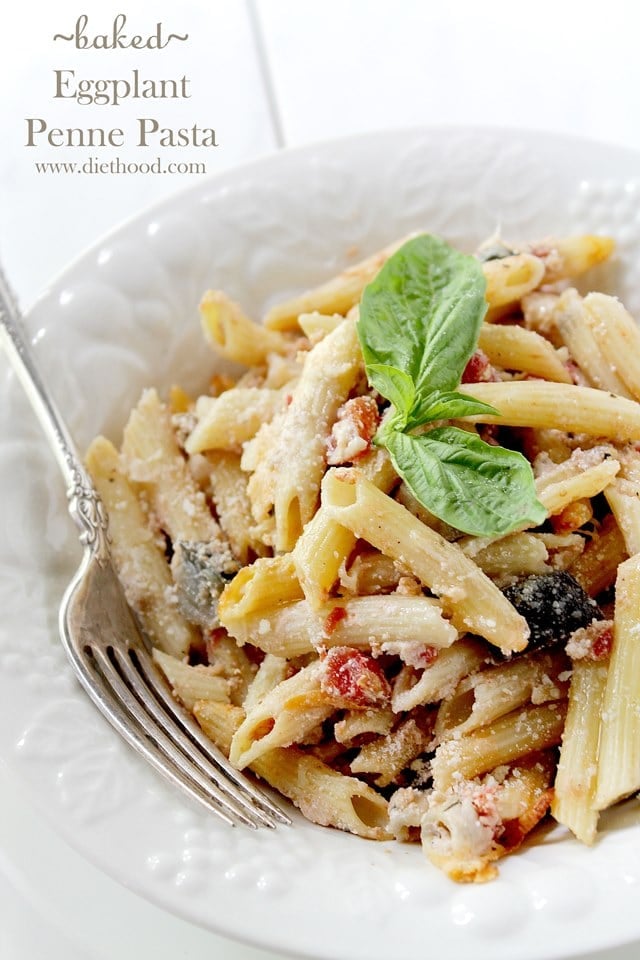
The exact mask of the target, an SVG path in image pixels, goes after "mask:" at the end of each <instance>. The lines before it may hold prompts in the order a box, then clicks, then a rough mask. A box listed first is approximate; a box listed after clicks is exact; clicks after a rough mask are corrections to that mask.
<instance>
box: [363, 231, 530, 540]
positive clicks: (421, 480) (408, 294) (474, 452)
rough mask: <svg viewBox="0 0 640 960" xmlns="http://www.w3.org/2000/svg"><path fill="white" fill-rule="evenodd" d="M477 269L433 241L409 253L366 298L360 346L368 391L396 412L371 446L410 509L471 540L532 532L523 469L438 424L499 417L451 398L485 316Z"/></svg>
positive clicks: (517, 461) (501, 452)
mask: <svg viewBox="0 0 640 960" xmlns="http://www.w3.org/2000/svg"><path fill="white" fill-rule="evenodd" d="M485 286H486V285H485V279H484V274H483V272H482V267H481V265H480V263H479V262H478V261H477V260H476V259H475V258H474V257H469V256H466V255H464V254H462V253H459V252H458V251H457V250H454V249H453V247H450V246H449V244H447V243H445V242H444V241H443V240H441V239H439V238H438V237H434V236H430V235H429V234H423V235H421V236H418V237H414V238H413V239H412V240H409V241H408V242H407V243H405V244H404V245H403V246H402V247H401V248H400V249H399V250H398V251H397V252H396V253H395V254H394V255H393V256H392V257H390V258H389V260H388V261H387V262H386V264H385V265H384V267H383V268H382V270H381V271H380V272H379V274H378V275H377V277H376V278H375V280H373V281H372V282H371V283H370V284H369V285H368V286H367V287H366V289H365V291H364V294H363V297H362V302H361V304H360V317H359V320H358V337H359V340H360V346H361V348H362V354H363V357H364V361H365V367H366V371H367V378H368V380H369V383H370V385H371V386H372V387H373V388H374V389H375V390H377V392H378V393H379V394H380V395H381V396H383V397H384V398H385V399H386V400H388V401H389V402H390V404H391V405H392V411H390V414H389V415H388V416H387V417H385V419H384V421H383V424H382V426H381V428H380V429H379V430H378V433H377V434H376V437H375V443H376V444H378V445H380V446H384V447H386V448H387V450H388V451H389V455H390V457H391V460H392V461H393V464H394V467H395V469H396V470H397V472H398V474H399V475H400V476H401V477H402V478H403V479H404V480H405V482H406V483H407V485H408V486H409V488H410V489H411V491H412V493H413V495H414V496H415V497H416V499H417V500H418V501H419V502H420V503H421V504H422V505H423V506H424V507H426V508H427V509H428V510H430V511H431V513H433V514H435V516H437V517H439V518H440V519H441V520H444V521H445V522H446V523H448V524H449V525H450V526H453V527H456V528H457V529H458V530H462V531H463V532H464V533H471V534H475V535H476V536H495V535H498V534H506V533H510V532H512V531H513V530H516V529H518V528H521V527H523V526H525V525H529V524H531V525H538V524H539V523H542V522H543V521H544V519H545V517H546V511H545V509H544V507H543V506H542V504H541V503H540V502H539V501H538V499H537V498H536V493H535V484H534V480H533V473H532V471H531V467H530V465H529V463H528V461H527V460H526V459H525V458H524V457H523V456H522V455H521V454H519V453H517V452H516V451H514V450H507V449H505V448H504V447H499V446H493V445H490V444H488V443H485V442H484V441H483V440H481V439H480V438H479V437H478V436H477V434H475V433H470V432H468V431H466V430H461V429H459V428H457V427H452V426H437V427H432V428H431V429H427V430H425V426H427V425H428V424H431V423H434V422H435V421H440V422H441V421H443V420H453V419H458V418H459V417H465V416H473V415H475V414H482V413H491V414H494V415H495V414H496V413H497V411H496V410H494V409H493V407H490V406H488V405H487V404H485V403H481V402H480V401H478V400H474V399H473V398H472V397H467V396H463V395H462V394H460V393H457V392H456V387H457V386H458V384H459V383H460V378H461V376H462V373H463V371H464V368H465V366H466V364H467V362H468V360H469V358H470V357H471V355H472V354H473V351H474V350H475V347H476V343H477V340H478V335H479V333H480V326H481V324H482V321H483V319H484V315H485V313H486V311H487V304H486V301H485Z"/></svg>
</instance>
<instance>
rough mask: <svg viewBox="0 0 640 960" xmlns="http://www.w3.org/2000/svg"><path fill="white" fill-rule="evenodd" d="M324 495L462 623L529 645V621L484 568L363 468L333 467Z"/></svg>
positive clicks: (503, 642)
mask: <svg viewBox="0 0 640 960" xmlns="http://www.w3.org/2000/svg"><path fill="white" fill-rule="evenodd" d="M323 500H324V502H325V503H326V504H327V507H328V508H329V507H330V511H329V512H330V515H331V516H332V517H333V519H335V520H336V521H337V522H338V523H340V524H341V525H343V526H346V527H348V529H350V530H351V531H352V532H353V533H354V534H355V535H356V536H358V537H361V538H362V539H363V540H366V541H367V542H368V543H370V544H371V545H372V546H374V547H376V549H378V550H380V552H381V553H384V554H386V555H387V556H390V557H393V559H394V560H398V561H399V562H400V563H402V564H403V565H404V566H407V567H410V568H411V569H412V570H413V571H414V572H415V574H416V576H417V577H418V578H419V579H420V580H421V581H422V583H424V584H425V586H427V587H429V588H430V589H432V590H433V591H434V593H436V594H437V595H438V596H439V597H440V598H441V600H442V601H443V604H444V606H445V610H446V612H447V613H449V614H450V615H451V619H452V622H453V623H454V625H456V626H457V627H458V629H460V630H468V631H469V632H471V633H477V634H478V635H479V636H481V637H485V638H486V639H487V640H490V641H491V642H492V643H495V644H496V645H497V646H499V647H500V649H502V650H504V651H513V650H521V649H523V647H524V646H525V645H526V642H527V638H528V635H529V631H528V627H527V625H526V623H525V622H524V620H523V619H522V617H520V615H519V614H518V613H516V611H515V610H514V609H513V607H512V606H511V604H510V603H509V601H508V600H507V599H506V598H505V597H504V595H503V594H502V593H500V591H499V590H498V589H497V587H495V585H494V584H493V583H492V582H491V581H490V580H489V579H488V577H486V576H485V575H484V574H483V573H482V571H481V570H480V568H479V567H478V566H476V564H474V563H473V562H472V561H470V560H469V559H468V558H467V557H466V556H465V555H464V553H463V552H462V550H460V548H459V547H458V546H456V544H452V543H449V542H448V541H447V540H444V539H443V538H442V537H441V536H440V535H439V534H437V533H436V532H435V531H433V530H431V529H430V528H429V527H427V526H425V524H423V523H420V521H419V520H418V519H417V518H416V517H414V516H413V515H412V514H410V513H409V511H408V510H406V509H405V508H404V507H402V506H401V505H400V504H398V503H395V501H393V500H391V499H389V498H388V497H386V496H385V495H384V494H383V493H381V491H379V490H378V489H377V488H376V487H375V486H374V485H373V484H372V483H371V482H370V481H368V480H366V479H365V478H364V477H362V476H360V475H359V474H358V473H357V471H341V472H340V471H337V470H332V471H329V472H328V473H327V475H326V477H325V481H324V484H323Z"/></svg>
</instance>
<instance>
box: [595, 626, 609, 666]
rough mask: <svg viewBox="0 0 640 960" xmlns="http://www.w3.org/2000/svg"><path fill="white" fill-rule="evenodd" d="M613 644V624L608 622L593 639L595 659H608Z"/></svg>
mask: <svg viewBox="0 0 640 960" xmlns="http://www.w3.org/2000/svg"><path fill="white" fill-rule="evenodd" d="M612 646H613V626H611V625H609V624H607V626H606V627H603V629H602V630H600V631H599V632H598V634H597V635H596V636H595V637H594V639H593V647H592V648H591V649H592V650H593V659H594V660H606V659H607V657H608V656H609V654H610V653H611V647H612Z"/></svg>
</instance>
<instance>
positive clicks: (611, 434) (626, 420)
mask: <svg viewBox="0 0 640 960" xmlns="http://www.w3.org/2000/svg"><path fill="white" fill-rule="evenodd" d="M460 393H463V394H465V395H466V396H469V397H474V398H475V399H476V400H481V401H482V402H483V403H488V404H489V405H490V406H492V407H495V409H496V410H499V411H500V415H499V416H494V415H492V414H484V413H483V414H476V415H475V416H472V417H465V418H464V419H465V420H467V421H469V422H470V423H499V424H503V425H505V426H511V427H551V428H553V429H556V430H568V431H570V432H572V433H585V434H588V435H589V436H592V437H608V438H609V439H611V440H620V441H625V440H640V407H639V406H638V404H636V403H633V402H632V401H631V400H627V399H626V398H624V397H618V396H612V395H611V394H608V393H605V392H603V391H601V390H595V389H594V388H592V387H577V386H573V385H571V384H568V383H548V382H546V381H545V382H543V381H540V380H522V381H509V382H504V383H474V384H463V385H462V386H461V387H460Z"/></svg>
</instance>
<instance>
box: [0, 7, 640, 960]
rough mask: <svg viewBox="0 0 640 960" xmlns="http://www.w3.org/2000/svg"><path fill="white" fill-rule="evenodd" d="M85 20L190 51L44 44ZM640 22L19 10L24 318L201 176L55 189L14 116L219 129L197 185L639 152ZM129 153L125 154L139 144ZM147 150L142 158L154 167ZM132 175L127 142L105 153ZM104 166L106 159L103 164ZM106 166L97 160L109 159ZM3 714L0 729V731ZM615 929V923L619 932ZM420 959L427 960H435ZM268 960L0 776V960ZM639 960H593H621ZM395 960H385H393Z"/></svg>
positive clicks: (560, 13)
mask: <svg viewBox="0 0 640 960" xmlns="http://www.w3.org/2000/svg"><path fill="white" fill-rule="evenodd" d="M81 13H86V14H88V16H89V22H90V26H89V28H88V32H89V33H98V32H105V31H106V30H108V28H109V27H110V25H111V24H112V22H113V18H114V17H115V15H116V14H118V13H126V14H127V17H128V25H127V29H128V30H129V32H131V33H133V32H140V33H147V34H148V33H149V32H150V31H151V30H152V29H153V28H154V26H155V23H156V22H158V21H162V22H163V23H164V24H165V26H166V28H167V29H168V30H172V31H175V32H178V33H188V34H189V40H188V41H187V42H186V43H180V42H173V43H172V44H171V45H170V46H169V47H167V48H166V49H165V50H163V51H160V52H150V51H138V52H135V51H88V50H85V51H77V50H75V49H74V48H73V47H72V45H71V44H70V43H65V42H64V41H55V42H54V41H53V39H52V38H53V34H54V33H56V32H61V33H69V32H71V30H72V28H73V25H74V23H75V20H76V18H77V17H78V16H79V15H80V14H81ZM639 36H640V6H639V5H638V4H637V3H636V2H635V0H609V2H608V3H607V4H602V3H595V2H593V0H583V2H578V0H575V2H573V0H571V2H569V0H564V2H562V0H537V2H536V3H535V4H526V5H525V4H518V3H515V2H514V0H482V2H480V0H453V2H450V3H441V2H430V0H393V2H391V0H322V2H320V0H254V2H250V0H208V2H207V0H181V2H180V3H177V2H173V3H172V2H170V0H156V2H154V3H153V4H149V3H143V2H142V0H129V2H128V3H127V2H123V3H120V4H117V5H115V6H114V5H112V4H110V3H105V2H103V0H84V2H83V3H81V4H80V3H79V2H78V3H76V2H70V0H53V2H50V3H45V2H35V0H23V2H22V3H21V4H12V8H11V10H10V12H9V13H8V14H7V13H5V14H4V17H3V24H2V29H1V30H0V70H1V71H2V76H1V80H2V83H1V85H0V108H1V114H0V116H1V117H2V126H1V131H2V149H1V150H0V256H1V258H2V262H3V265H4V268H5V270H6V271H7V273H8V275H9V277H10V278H11V280H12V282H13V285H14V287H15V289H16V291H17V293H18V295H19V297H20V299H21V301H22V303H23V304H24V306H28V305H29V304H31V303H32V302H33V301H34V300H35V299H36V298H37V297H38V295H39V294H40V293H41V292H43V290H44V289H45V288H46V286H47V284H48V283H49V282H50V281H51V280H52V279H53V278H54V277H55V276H56V275H57V274H58V273H59V272H60V271H61V270H62V269H63V268H64V267H65V265H66V264H67V263H68V262H69V261H70V260H72V259H73V258H75V257H76V256H77V255H78V254H79V253H80V252H81V251H82V250H83V249H84V248H86V246H87V245H88V244H90V243H92V242H93V241H94V240H96V239H97V238H98V237H99V236H100V235H102V234H104V233H105V232H106V231H108V230H111V229H112V228H114V227H116V226H117V225H118V224H119V223H121V222H122V221H123V220H125V219H126V218H128V217H131V216H135V215H136V214H138V213H139V212H140V211H141V210H142V209H143V208H144V207H145V206H147V205H148V204H150V203H152V202H154V201H156V200H158V199H160V198H162V197H164V196H167V195H169V194H170V193H173V192H175V191H177V190H179V189H181V188H183V187H185V186H187V185H188V183H189V182H192V181H194V180H197V179H198V177H197V175H192V176H188V175H185V176H178V175H173V176H171V175H168V176H153V175H146V176H135V175H116V174H113V175H110V176H100V175H86V176H72V175H66V176H65V175H61V174H60V175H55V176H54V175H46V174H39V173H37V172H36V170H35V167H34V161H35V160H36V159H37V160H38V161H39V162H40V161H68V160H73V159H76V154H78V155H79V154H82V158H83V159H84V158H85V156H86V155H87V152H88V153H90V154H93V155H95V154H96V151H92V150H89V151H85V150H78V149H76V150H75V151H74V150H69V149H65V148H60V147H51V146H47V145H45V144H41V145H40V146H38V147H37V148H28V147H26V146H25V145H24V143H25V130H26V124H25V118H26V117H42V118H44V119H46V120H47V122H48V123H49V126H50V127H53V126H57V127H68V126H73V127H80V126H83V127H89V126H98V125H100V126H119V127H122V128H126V129H129V128H131V129H133V126H132V125H134V124H135V118H136V117H138V116H141V115H143V116H158V118H159V119H160V120H161V122H162V125H163V126H174V127H175V126H191V125H192V124H193V123H197V124H198V125H200V126H202V127H204V126H211V127H215V129H216V131H217V136H218V141H219V144H220V146H219V147H217V148H215V149H209V150H207V149H206V148H182V149H181V150H174V151H167V154H169V153H170V154H171V156H170V157H169V156H168V155H167V159H180V160H185V161H186V160H189V161H202V160H206V163H207V170H208V173H211V174H213V173H215V172H216V171H219V170H222V169H225V168H229V167H231V166H234V165H236V164H238V163H242V162H243V161H246V160H249V159H252V158H254V157H256V156H260V155H263V154H267V153H271V152H273V151H276V150H278V149H281V148H285V147H291V146H296V145H300V144H303V143H312V142H314V141H318V140H324V139H327V138H331V137H335V136H343V135H349V134H353V133H358V132H360V131H365V130H373V129H387V128H398V127H403V126H414V125H425V124H465V125H470V124H471V125H486V124H490V125H493V126H501V127H502V126H504V127H526V128H529V129H541V130H542V129H544V130H553V131H562V132H565V133H570V134H579V135H585V136H589V137H592V138H595V139H600V140H606V141H609V142H612V143H616V144H620V145H625V146H631V147H634V148H637V149H639V150H640V123H639V122H638V117H639V116H640V57H639V56H638V37H639ZM62 68H64V69H75V70H76V71H77V76H78V77H80V76H83V77H126V76H128V75H129V74H130V72H131V71H132V70H133V69H134V68H139V69H140V72H141V73H143V72H144V73H145V74H146V75H148V76H154V77H158V78H160V77H180V76H182V75H183V74H186V75H188V76H189V78H190V79H191V85H190V91H191V94H192V95H191V98H190V99H189V101H176V102H162V103H160V104H156V103H153V102H151V103H146V102H145V103H143V104H142V105H141V104H140V102H135V101H134V102H124V103H122V104H120V105H119V106H118V107H113V106H95V105H91V106H79V105H78V104H77V103H75V102H74V101H72V100H65V101H62V100H55V99H54V98H53V94H54V92H55V85H54V74H53V71H54V70H56V69H62ZM132 139H133V138H132ZM156 152H157V151H152V153H153V155H155V153H156ZM113 153H114V154H115V153H117V154H118V155H119V156H120V157H121V158H122V159H123V160H124V161H125V162H128V161H137V160H139V159H141V155H140V148H138V147H136V146H135V145H134V144H133V143H130V144H129V145H128V146H126V147H124V148H122V149H119V150H117V151H113ZM101 155H102V154H101ZM104 156H108V152H106V153H105V154H104ZM1 710H2V706H1V705H0V722H1ZM612 922H615V921H614V919H613V918H612ZM427 948H428V947H427V945H425V950H426V949H427ZM151 956H153V957H154V960H169V958H171V960H204V958H205V957H206V958H207V960H221V958H225V960H259V958H263V960H268V958H269V957H271V958H272V960H273V957H274V955H273V954H266V953H263V952H261V951H257V950H254V949H251V948H247V947H243V946H240V945H237V944H232V943H230V942H229V941H226V940H223V939H222V938H219V937H215V936H213V935H212V934H209V933H207V932H205V931H202V930H198V929H195V928H193V927H191V926H189V925H188V924H186V923H184V922H182V921H179V920H176V919H175V918H172V917H170V916H168V915H167V914H165V913H163V912H161V911H159V910H157V909H156V908H155V907H152V906H151V905H149V904H147V903H145V902H143V901H142V900H140V899H139V898H138V897H136V896H134V895H133V894H132V893H130V892H128V891H127V890H126V889H124V888H122V887H120V886H118V885H117V884H115V883H114V882H113V881H111V880H109V879H108V878H107V877H105V876H104V875H102V874H101V873H100V872H99V871H97V870H96V869H94V868H93V867H92V866H91V865H89V864H88V863H86V862H85V861H83V860H82V859H81V858H80V857H79V856H78V855H77V854H75V853H74V852H73V851H72V850H70V849H69V848H68V847H67V846H66V845H65V844H64V842H63V841H62V840H60V839H59V838H58V837H57V835H56V833H55V831H54V830H53V829H52V828H51V826H50V825H48V824H47V823H45V821H44V820H43V819H42V818H41V817H40V815H39V814H37V813H36V812H35V810H34V809H33V808H32V806H31V804H30V801H29V799H28V798H27V797H26V796H25V795H24V793H23V791H22V788H21V786H20V784H18V783H16V782H15V781H14V780H13V779H12V778H11V777H10V776H9V774H8V773H7V772H6V771H4V770H3V769H2V768H0V958H1V960H40V958H43V960H112V958H113V960H115V958H118V960H134V958H135V960H140V958H142V960H145V958H146V957H151ZM638 956H640V945H635V946H633V945H632V946H630V947H626V948H624V949H619V950H613V951H607V952H606V953H598V954H593V955H592V957H593V960H605V958H606V960H631V958H632V957H633V958H635V957H638ZM390 960H393V958H390Z"/></svg>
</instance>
